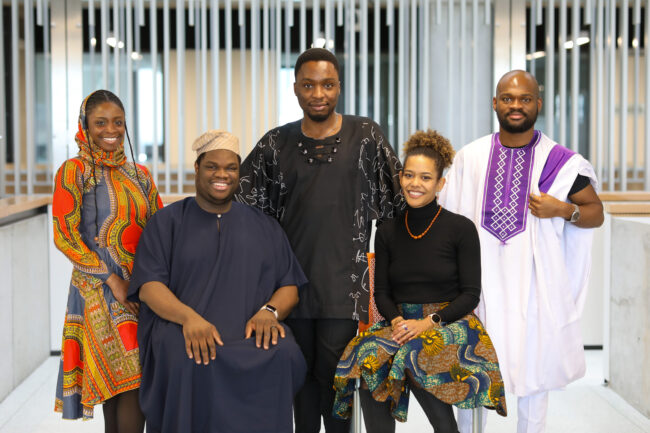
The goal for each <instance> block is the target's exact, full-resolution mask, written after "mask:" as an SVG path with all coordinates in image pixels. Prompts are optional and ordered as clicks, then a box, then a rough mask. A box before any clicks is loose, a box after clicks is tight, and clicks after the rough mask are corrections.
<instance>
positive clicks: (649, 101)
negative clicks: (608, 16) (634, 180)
mask: <svg viewBox="0 0 650 433" xmlns="http://www.w3.org/2000/svg"><path fill="white" fill-rule="evenodd" d="M644 30H645V31H644V32H643V33H644V44H643V46H644V47H645V55H644V57H645V110H643V111H644V114H645V116H644V122H643V124H644V129H645V146H644V148H645V151H644V155H645V164H644V170H643V172H644V181H643V189H644V190H646V191H649V190H650V53H649V52H648V51H649V50H648V47H649V46H650V45H648V44H650V5H648V4H647V3H646V5H645V29H644Z"/></svg>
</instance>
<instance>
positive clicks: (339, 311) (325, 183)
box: [236, 48, 403, 433]
mask: <svg viewBox="0 0 650 433" xmlns="http://www.w3.org/2000/svg"><path fill="white" fill-rule="evenodd" d="M295 78H296V82H295V83H294V92H295V94H296V97H297V98H298V102H299V104H300V107H301V108H302V110H303V118H302V119H301V120H298V121H296V122H292V123H288V124H286V125H283V126H280V127H278V128H274V129H272V130H270V131H269V132H267V133H266V134H265V135H264V136H263V137H262V138H261V139H260V141H259V142H258V143H257V145H256V146H255V148H254V149H253V151H252V152H251V153H250V154H249V155H248V157H247V158H246V160H245V161H244V162H243V163H242V166H241V181H240V190H239V192H238V194H237V195H236V199H237V200H239V201H241V202H244V203H248V204H250V205H251V206H255V207H258V208H260V209H262V210H264V212H266V213H267V214H269V215H271V216H274V217H275V218H277V219H278V221H279V222H280V224H281V226H282V228H283V229H284V230H285V232H286V234H287V237H288V238H289V242H290V243H291V246H292V248H293V250H294V252H295V254H296V256H297V257H298V261H299V262H300V265H301V267H302V268H303V270H304V271H305V274H306V275H307V278H308V279H309V287H308V288H307V289H305V290H304V291H303V292H302V293H301V297H300V303H299V304H298V307H296V309H295V310H294V312H293V313H292V315H291V317H290V319H288V320H287V321H286V324H287V325H289V326H290V327H291V329H292V330H293V333H294V335H295V337H296V341H297V342H298V344H299V345H300V347H301V349H302V351H303V354H304V355H305V358H306V360H307V368H308V373H307V379H306V382H305V385H304V386H303V388H302V390H301V391H300V392H299V393H298V395H297V396H296V399H295V400H294V416H295V423H296V432H298V433H312V432H318V431H320V425H321V416H322V417H323V421H324V424H325V430H326V431H327V432H328V433H331V432H347V431H349V421H340V420H338V419H334V418H333V417H332V404H333V401H334V391H333V388H332V385H333V377H334V372H335V370H336V364H337V362H338V360H339V358H340V356H341V354H342V353H343V350H344V349H345V346H346V345H347V343H348V342H349V341H350V340H351V339H352V338H353V337H354V336H355V334H356V331H357V321H358V320H359V319H365V318H366V317H367V306H368V286H367V282H368V281H367V278H368V276H367V262H366V256H365V252H366V251H367V249H368V242H369V239H370V229H371V220H373V219H376V220H379V221H381V220H384V219H388V218H392V217H393V216H394V215H395V213H396V212H397V211H398V210H399V209H400V208H401V207H402V206H403V199H402V196H401V194H400V192H399V191H400V190H399V182H398V173H399V171H400V169H401V165H400V162H399V159H398V158H397V156H396V155H395V153H394V151H393V149H392V148H391V146H390V145H389V143H388V140H386V138H385V137H384V135H383V133H382V131H381V129H380V128H379V126H378V125H377V124H376V123H375V122H373V121H372V120H370V119H368V118H365V117H357V116H348V115H341V114H339V113H337V112H336V110H335V109H336V104H337V102H338V98H339V94H340V92H341V83H340V81H339V65H338V61H337V60H336V57H335V56H334V55H333V54H332V53H331V52H329V51H327V50H325V49H321V48H312V49H309V50H307V51H305V52H304V53H302V54H301V55H300V57H298V60H297V61H296V66H295Z"/></svg>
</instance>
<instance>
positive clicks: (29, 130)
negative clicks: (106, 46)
mask: <svg viewBox="0 0 650 433" xmlns="http://www.w3.org/2000/svg"><path fill="white" fill-rule="evenodd" d="M23 1H24V3H23V5H24V16H23V19H24V41H25V45H24V47H25V55H24V57H25V150H26V152H25V165H26V167H27V182H26V183H27V194H30V195H31V194H33V193H34V156H35V150H36V142H35V140H34V114H35V111H34V86H35V84H36V83H35V82H34V22H33V8H32V0H23Z"/></svg>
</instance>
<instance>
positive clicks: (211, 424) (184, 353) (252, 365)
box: [129, 131, 306, 433]
mask: <svg viewBox="0 0 650 433" xmlns="http://www.w3.org/2000/svg"><path fill="white" fill-rule="evenodd" d="M193 149H194V150H195V151H196V152H197V160H196V163H195V172H196V181H195V182H196V197H189V198H186V199H184V200H182V201H178V202H176V203H174V204H172V205H170V206H168V207H165V208H164V209H161V210H160V211H159V212H158V213H156V215H155V218H152V219H151V220H150V221H149V223H148V224H147V226H146V228H145V230H144V233H143V234H142V237H141V240H140V244H139V245H138V249H137V253H136V259H135V267H134V271H133V276H132V278H131V283H130V288H129V297H130V298H131V299H132V300H140V301H141V302H142V306H141V308H140V318H139V325H138V326H139V329H138V343H139V345H140V360H141V363H142V385H141V389H140V402H141V406H142V410H143V412H144V414H145V417H146V420H147V431H148V432H161V433H176V432H178V433H181V432H182V433H186V432H195V433H237V432H242V433H279V432H291V431H293V425H292V409H291V404H292V399H293V397H294V395H295V393H296V392H297V390H298V389H299V388H300V386H301V385H302V383H303V381H304V377H305V369H306V367H305V360H304V358H303V356H302V354H301V352H300V349H299V348H298V346H297V345H296V343H295V341H294V338H293V335H292V333H291V331H290V330H289V329H288V328H286V327H285V326H284V325H283V324H282V323H281V322H279V320H282V319H284V318H285V317H286V316H287V315H288V314H289V312H290V311H291V309H292V308H293V307H294V306H295V305H296V304H297V303H298V292H299V287H301V286H303V285H304V284H305V283H306V278H305V276H304V274H303V272H302V270H301V268H300V265H299V264H298V262H297V260H296V258H295V256H294V254H293V252H292V251H291V247H290V246H289V242H288V241H287V239H286V236H285V235H284V232H283V230H282V229H281V228H280V225H279V224H278V223H277V222H276V221H275V220H273V219H272V218H270V217H268V216H266V215H264V213H263V212H262V211H260V210H257V209H254V208H251V207H249V206H247V205H243V204H239V203H234V202H233V201H232V197H233V194H234V191H235V189H236V188H237V187H238V185H239V165H240V157H239V142H238V140H237V138H236V137H234V136H233V135H231V134H229V133H227V132H224V131H209V132H207V133H206V134H204V135H202V136H201V137H199V139H197V141H196V142H195V143H194V146H193Z"/></svg>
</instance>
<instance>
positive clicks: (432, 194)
mask: <svg viewBox="0 0 650 433" xmlns="http://www.w3.org/2000/svg"><path fill="white" fill-rule="evenodd" d="M399 183H400V186H401V187H402V194H404V197H405V198H406V202H407V203H408V205H409V206H411V207H412V208H418V207H422V206H426V205H428V204H429V203H431V202H432V201H433V200H434V199H435V198H436V193H438V192H439V191H440V190H441V189H442V187H443V186H444V184H445V178H444V177H442V178H439V177H438V170H436V161H435V160H434V159H432V158H429V157H428V156H425V155H412V156H409V157H408V158H406V161H405V162H404V169H403V170H402V171H401V172H400V174H399Z"/></svg>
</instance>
